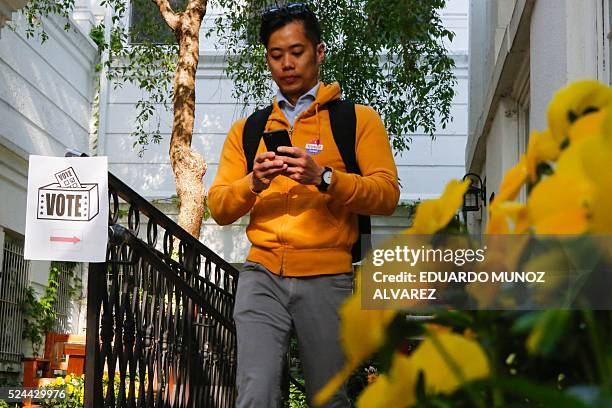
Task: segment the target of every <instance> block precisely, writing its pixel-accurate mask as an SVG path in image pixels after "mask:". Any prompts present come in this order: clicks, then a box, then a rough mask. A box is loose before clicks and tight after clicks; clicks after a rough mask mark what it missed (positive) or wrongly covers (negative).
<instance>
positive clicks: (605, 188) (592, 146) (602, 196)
mask: <svg viewBox="0 0 612 408" xmlns="http://www.w3.org/2000/svg"><path fill="white" fill-rule="evenodd" d="M611 138H612V132H610V133H608V134H600V135H597V136H595V137H591V138H588V139H585V140H584V141H581V143H579V144H577V146H575V148H576V150H579V152H578V154H579V158H580V161H581V164H582V169H583V171H584V173H583V174H584V177H586V178H588V180H589V181H590V182H591V186H592V189H593V192H592V194H593V196H592V200H591V202H590V203H589V204H590V211H591V212H590V221H591V228H590V230H591V232H592V233H596V234H609V233H612V211H610V208H612V166H610V163H612V140H611ZM570 147H573V146H570Z"/></svg>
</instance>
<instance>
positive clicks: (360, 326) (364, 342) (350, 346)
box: [314, 271, 396, 405]
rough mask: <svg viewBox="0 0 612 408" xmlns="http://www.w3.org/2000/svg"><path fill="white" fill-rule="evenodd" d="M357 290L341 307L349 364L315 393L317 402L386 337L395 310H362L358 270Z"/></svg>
mask: <svg viewBox="0 0 612 408" xmlns="http://www.w3.org/2000/svg"><path fill="white" fill-rule="evenodd" d="M355 276H356V278H357V281H356V290H355V293H354V294H353V295H352V296H351V297H350V298H349V299H348V300H347V301H346V302H345V303H344V304H343V305H342V306H341V307H340V318H341V322H340V341H341V343H342V347H343V349H344V353H345V355H346V364H345V366H344V367H343V368H342V370H341V371H340V372H338V373H337V374H336V375H335V376H334V377H333V378H332V379H331V380H330V381H329V382H328V383H327V384H326V385H325V387H323V388H322V389H321V390H320V391H319V393H318V394H317V395H316V396H315V401H314V402H315V405H322V404H324V403H325V402H326V401H327V400H328V399H329V398H331V396H332V395H333V394H334V392H336V390H337V389H338V388H340V386H341V385H342V383H344V381H346V379H347V378H348V377H349V376H350V375H351V373H352V372H353V370H355V368H357V367H358V366H359V364H360V363H361V362H362V361H363V360H365V359H366V358H368V357H369V356H370V355H371V354H372V353H374V352H375V351H376V350H378V349H379V348H380V347H381V346H382V344H383V341H384V340H385V331H386V329H387V326H388V325H389V323H391V321H392V320H393V318H394V317H395V315H396V311H395V310H362V309H361V285H360V284H359V271H357V272H356V275H355Z"/></svg>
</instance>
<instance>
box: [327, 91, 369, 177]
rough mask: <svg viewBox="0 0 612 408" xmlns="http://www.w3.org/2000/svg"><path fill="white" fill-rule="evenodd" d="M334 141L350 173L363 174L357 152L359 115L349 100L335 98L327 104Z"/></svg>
mask: <svg viewBox="0 0 612 408" xmlns="http://www.w3.org/2000/svg"><path fill="white" fill-rule="evenodd" d="M327 109H328V110H329V121H330V123H331V128H332V134H333V136H334V141H335V142H336V146H338V150H339V151H340V155H341V156H342V161H343V162H344V165H345V166H346V170H347V172H348V173H355V174H361V170H360V169H359V165H358V164H357V155H356V153H355V139H356V135H357V116H356V115H355V104H354V103H353V102H351V101H347V100H335V101H333V102H331V103H329V104H327Z"/></svg>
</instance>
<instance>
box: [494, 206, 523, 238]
mask: <svg viewBox="0 0 612 408" xmlns="http://www.w3.org/2000/svg"><path fill="white" fill-rule="evenodd" d="M508 221H512V222H513V226H514V228H513V229H511V228H510V225H509V224H508ZM528 227H529V225H528V219H527V206H526V205H525V204H522V203H517V202H514V201H506V202H498V203H497V205H495V206H491V209H490V210H489V220H488V222H487V234H511V233H514V234H521V233H525V232H527V230H528Z"/></svg>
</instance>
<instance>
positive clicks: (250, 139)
mask: <svg viewBox="0 0 612 408" xmlns="http://www.w3.org/2000/svg"><path fill="white" fill-rule="evenodd" d="M326 106H327V109H328V110H329V121H330V122H331V128H332V129H331V130H332V134H333V137H334V141H335V142H336V145H337V146H338V150H339V151H340V155H341V156H342V161H343V162H344V165H345V166H346V170H347V172H348V173H354V174H359V175H361V170H360V169H359V165H358V164H357V156H356V154H355V135H356V131H357V117H356V115H355V104H354V103H353V102H351V101H345V100H335V101H332V102H329V103H328V104H327V105H326ZM271 113H272V106H271V105H270V106H268V107H267V108H264V109H261V110H258V111H255V112H254V113H253V114H251V116H249V118H248V119H247V121H246V123H245V125H244V130H243V132H242V146H243V149H244V157H245V158H246V163H247V173H250V172H251V171H253V160H255V155H256V154H257V148H258V147H259V142H260V140H261V137H262V134H263V132H264V130H265V128H266V122H267V121H268V117H269V116H270V114H271ZM358 225H359V237H358V238H357V242H355V245H353V248H352V255H353V262H359V261H360V260H361V259H363V256H362V251H361V235H362V234H366V235H369V234H371V232H372V223H371V220H370V217H369V216H368V215H361V214H358ZM365 245H366V248H365V249H366V252H367V251H369V250H370V249H371V248H372V243H371V241H370V239H369V238H368V239H367V242H366V243H365Z"/></svg>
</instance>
